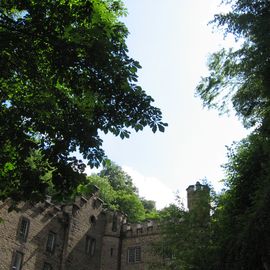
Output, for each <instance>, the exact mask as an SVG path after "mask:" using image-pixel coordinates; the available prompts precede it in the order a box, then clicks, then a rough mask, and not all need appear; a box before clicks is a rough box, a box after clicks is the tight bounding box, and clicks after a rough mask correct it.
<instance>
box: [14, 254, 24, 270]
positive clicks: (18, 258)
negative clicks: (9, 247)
mask: <svg viewBox="0 0 270 270" xmlns="http://www.w3.org/2000/svg"><path fill="white" fill-rule="evenodd" d="M23 257H24V254H23V253H22V252H21V251H18V250H16V251H14V254H13V259H12V264H11V270H21V269H22V266H23ZM18 263H19V264H18ZM18 266H19V268H18Z"/></svg>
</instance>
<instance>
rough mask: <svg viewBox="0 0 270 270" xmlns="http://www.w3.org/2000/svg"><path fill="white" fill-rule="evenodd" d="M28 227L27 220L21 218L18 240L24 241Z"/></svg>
mask: <svg viewBox="0 0 270 270" xmlns="http://www.w3.org/2000/svg"><path fill="white" fill-rule="evenodd" d="M29 225H30V221H29V219H27V218H25V217H22V218H21V222H20V226H19V231H18V237H19V239H21V240H23V241H26V239H27V236H28V231H29Z"/></svg>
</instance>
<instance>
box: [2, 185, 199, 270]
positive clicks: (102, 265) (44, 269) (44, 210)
mask: <svg viewBox="0 0 270 270" xmlns="http://www.w3.org/2000/svg"><path fill="white" fill-rule="evenodd" d="M192 194H193V193H192ZM193 195H194V194H193ZM191 201H192V200H191ZM190 203H191V202H190ZM10 205H11V201H9V200H6V201H5V202H1V203H0V217H1V218H2V219H3V222H2V223H0V239H1V240H0V269H1V270H9V269H11V270H39V269H40V270H147V269H149V266H150V265H151V263H153V262H157V261H159V260H161V259H160V258H157V257H156V256H155V255H154V254H153V253H152V249H151V246H152V243H154V242H155V241H158V240H159V239H160V229H159V224H158V223H157V222H156V221H153V220H150V221H146V222H143V223H138V224H128V223H127V222H126V216H125V215H124V214H123V213H119V212H112V211H110V210H108V209H106V208H105V207H104V202H103V201H102V200H101V199H100V198H99V197H98V189H96V191H95V192H94V193H93V194H91V196H89V198H85V197H78V198H76V200H75V201H74V203H72V204H67V205H62V206H57V205H54V204H52V203H51V202H50V201H46V202H43V203H38V204H35V205H32V204H30V203H27V202H21V203H19V204H18V206H17V207H18V210H19V211H11V212H9V211H8V210H9V208H10Z"/></svg>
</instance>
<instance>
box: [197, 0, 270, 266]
mask: <svg viewBox="0 0 270 270" xmlns="http://www.w3.org/2000/svg"><path fill="white" fill-rule="evenodd" d="M223 2H224V3H225V4H230V7H231V11H229V12H228V13H226V14H219V15H216V16H215V19H214V20H213V23H215V24H216V25H217V26H218V27H221V28H223V29H224V31H225V35H226V34H233V35H234V36H235V38H236V40H238V43H239V47H238V48H237V49H229V50H225V49H222V50H221V51H219V52H217V53H215V54H213V55H212V57H211V58H210V59H209V70H210V75H209V76H208V77H205V78H203V79H202V81H201V83H200V84H199V86H198V87H197V94H198V95H199V96H200V97H201V98H202V99H203V102H204V105H206V106H209V107H216V108H218V109H220V110H221V111H224V110H226V109H228V107H230V106H231V104H232V106H233V108H234V109H235V110H236V113H237V115H238V116H239V117H240V118H241V119H242V121H243V123H244V126H245V127H247V128H249V127H253V131H252V132H251V134H250V135H249V136H248V137H247V138H245V139H243V140H242V141H241V142H239V143H238V144H237V145H235V146H234V147H232V148H231V149H230V151H229V160H228V163H227V164H226V165H225V170H226V172H227V177H226V179H225V183H226V185H227V191H225V192H224V194H222V195H221V196H220V199H219V203H218V207H217V211H216V213H215V217H216V223H215V237H216V241H217V243H218V244H219V246H220V250H219V252H218V257H217V261H218V262H219V265H218V267H217V268H216V269H230V270H231V269H235V270H236V269H250V270H251V269H258V270H268V269H269V268H270V261H269V254H270V245H269V241H270V231H269V226H270V215H269V211H268V210H267V209H268V208H269V203H270V201H269V198H270V181H269V180H270V171H269V165H270V164H269V161H270V144H269V137H270V129H269V126H270V125H269V123H270V95H269V93H270V91H269V90H270V79H269V78H270V77H269V71H270V61H269V59H270V34H269V33H270V31H269V23H268V22H269V20H270V2H269V1H267V0H256V1H251V0H233V1H223Z"/></svg>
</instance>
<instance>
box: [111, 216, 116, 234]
mask: <svg viewBox="0 0 270 270" xmlns="http://www.w3.org/2000/svg"><path fill="white" fill-rule="evenodd" d="M112 231H113V232H117V216H116V215H114V216H113V221H112Z"/></svg>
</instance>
